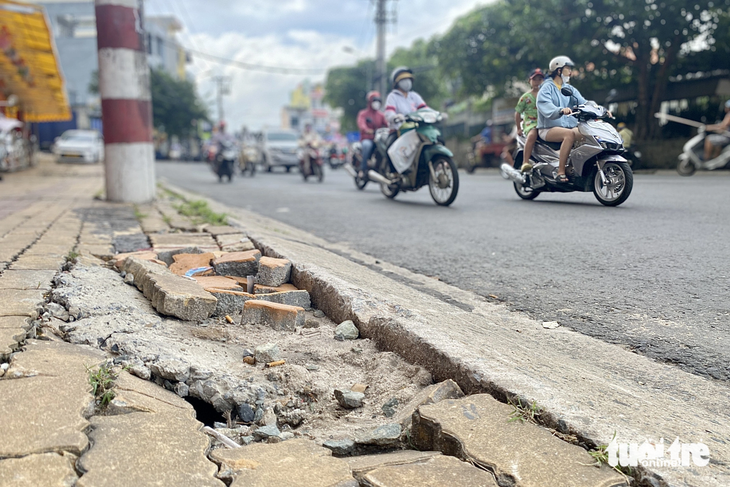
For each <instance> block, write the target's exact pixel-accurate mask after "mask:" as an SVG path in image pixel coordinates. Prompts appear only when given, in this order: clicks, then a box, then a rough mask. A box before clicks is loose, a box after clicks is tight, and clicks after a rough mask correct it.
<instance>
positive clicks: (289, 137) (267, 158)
mask: <svg viewBox="0 0 730 487" xmlns="http://www.w3.org/2000/svg"><path fill="white" fill-rule="evenodd" d="M298 148H299V136H298V135H297V133H296V132H295V131H293V130H266V131H264V133H263V137H262V138H261V159H262V161H261V162H262V163H263V165H264V169H266V171H267V172H271V170H272V169H273V168H274V167H285V168H286V172H289V171H290V170H291V168H292V167H297V166H298V165H299V159H298V158H297V149H298Z"/></svg>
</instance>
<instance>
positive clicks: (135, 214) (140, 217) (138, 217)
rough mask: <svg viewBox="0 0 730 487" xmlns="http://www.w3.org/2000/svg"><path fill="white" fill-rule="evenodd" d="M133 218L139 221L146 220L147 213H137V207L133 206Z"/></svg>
mask: <svg viewBox="0 0 730 487" xmlns="http://www.w3.org/2000/svg"><path fill="white" fill-rule="evenodd" d="M134 217H135V218H136V219H137V220H141V219H143V218H147V213H142V212H141V211H139V207H138V206H137V205H134Z"/></svg>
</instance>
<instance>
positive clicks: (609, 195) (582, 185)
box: [501, 86, 634, 206]
mask: <svg viewBox="0 0 730 487" xmlns="http://www.w3.org/2000/svg"><path fill="white" fill-rule="evenodd" d="M561 93H563V95H565V96H572V91H571V89H570V87H568V86H564V87H563V88H562V90H561ZM572 110H573V113H572V114H571V115H572V116H574V117H576V118H577V119H578V130H579V131H580V133H581V134H582V135H583V138H582V139H581V140H580V141H578V142H577V143H576V145H575V146H574V147H573V149H572V150H571V151H570V156H569V157H568V163H567V165H566V168H565V172H566V175H567V176H568V178H569V179H570V181H569V182H567V183H559V182H557V175H558V165H559V163H558V161H559V152H560V145H561V143H560V142H546V141H544V140H542V139H540V138H538V140H537V143H536V144H535V148H534V150H533V152H532V158H531V159H530V163H531V164H533V167H532V168H531V169H530V170H529V171H527V172H524V173H523V172H521V171H520V169H519V168H520V167H521V166H522V159H523V151H524V147H525V137H524V136H518V137H517V140H518V145H517V151H516V152H515V155H514V161H515V162H514V167H513V166H510V165H509V164H507V163H503V164H502V166H501V169H502V175H503V176H504V177H505V178H506V179H510V180H512V181H513V183H514V187H515V191H516V192H517V195H518V196H519V197H520V198H522V199H524V200H532V199H535V198H537V196H538V195H539V194H540V193H542V192H545V191H549V192H555V193H570V192H573V191H582V192H591V191H592V192H593V194H594V196H595V197H596V199H597V200H598V201H599V202H600V203H601V204H603V205H605V206H618V205H620V204H621V203H623V202H624V201H626V199H627V198H628V197H629V195H630V194H631V190H632V189H633V186H634V174H633V172H632V171H631V167H629V164H628V161H627V160H626V158H624V157H623V153H624V147H623V142H622V140H621V137H620V136H619V135H618V132H616V129H615V128H614V127H613V126H612V125H611V124H609V123H606V122H604V121H603V120H602V119H603V118H607V116H608V110H606V108H604V107H602V106H600V105H597V104H596V103H595V102H592V101H589V102H587V103H585V104H583V105H578V106H575V107H573V108H572Z"/></svg>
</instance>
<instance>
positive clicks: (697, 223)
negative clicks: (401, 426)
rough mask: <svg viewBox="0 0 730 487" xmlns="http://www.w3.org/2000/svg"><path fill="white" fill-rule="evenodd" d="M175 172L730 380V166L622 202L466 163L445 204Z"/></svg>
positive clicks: (637, 187) (649, 183) (335, 187)
mask: <svg viewBox="0 0 730 487" xmlns="http://www.w3.org/2000/svg"><path fill="white" fill-rule="evenodd" d="M157 173H158V176H159V177H163V178H165V179H167V180H168V181H170V182H171V183H173V184H175V185H178V186H180V187H183V188H186V189H189V190H192V191H196V192H199V193H201V194H204V195H206V196H208V197H211V198H213V199H216V200H218V201H220V202H222V203H225V204H227V205H230V206H235V207H241V208H246V209H250V210H253V211H256V212H258V213H260V214H263V215H266V216H269V217H272V218H275V219H277V220H280V221H283V222H285V223H288V224H290V225H293V226H296V227H299V228H302V229H305V230H307V231H309V232H311V233H313V234H315V235H317V236H319V237H321V238H324V239H326V240H329V241H332V242H348V243H349V245H350V246H351V247H352V248H354V249H356V250H358V251H361V252H364V253H367V254H369V255H372V256H373V257H375V258H378V259H382V260H384V261H388V262H390V263H393V264H396V265H399V266H402V267H405V268H407V269H410V270H411V271H415V272H419V273H422V274H425V275H428V276H434V277H438V278H439V279H441V280H442V281H445V282H447V283H449V284H452V285H454V286H458V287H460V288H462V289H467V290H472V291H474V292H475V293H478V294H480V295H482V296H484V297H485V298H487V299H490V300H499V301H503V302H505V303H507V304H508V305H509V306H510V307H511V308H512V309H514V310H520V311H525V312H527V313H529V314H530V315H531V316H532V317H534V318H536V319H538V320H543V321H558V322H559V323H560V324H561V325H562V326H567V327H570V328H572V329H574V330H576V331H578V332H580V333H584V334H587V335H591V336H593V337H596V338H599V339H601V340H604V341H607V342H611V343H616V344H620V345H621V346H624V347H626V348H628V349H630V350H634V351H636V352H637V353H641V354H645V355H647V356H649V357H652V358H654V359H657V360H660V361H663V362H669V363H674V364H677V365H678V366H680V367H681V368H683V369H684V370H686V371H689V372H692V373H695V374H699V375H702V376H706V377H710V378H713V379H716V380H721V381H726V382H727V381H729V380H730V244H729V243H728V242H729V241H730V211H728V210H730V207H728V201H730V197H729V196H728V192H729V190H730V174H728V173H712V174H708V173H703V174H698V175H696V176H694V177H692V178H681V177H679V176H677V175H674V174H661V175H636V177H635V184H634V191H633V194H632V195H631V197H630V198H629V199H628V201H627V202H626V203H624V204H623V205H622V206H620V207H618V208H607V207H603V206H601V205H600V204H599V203H598V202H597V201H596V200H595V198H594V196H593V195H592V194H586V193H572V194H562V195H551V194H542V195H540V196H539V197H538V198H537V199H536V200H534V201H522V200H520V199H519V198H518V197H517V196H516V195H515V193H514V190H513V189H512V185H511V183H509V182H507V181H505V180H504V179H502V178H501V177H500V176H499V175H498V173H497V172H495V171H490V170H485V171H482V172H479V171H477V173H476V174H474V175H469V174H466V173H460V178H461V188H460V191H459V196H458V197H457V199H456V201H455V203H454V204H453V205H452V206H451V207H449V208H442V207H437V206H436V205H435V204H434V203H433V202H432V200H431V197H430V195H429V193H428V188H423V189H421V190H420V191H418V192H416V193H405V194H404V193H401V194H399V195H398V196H397V197H396V199H395V200H388V199H386V198H385V197H384V196H383V195H382V194H381V193H380V191H379V188H378V187H376V186H375V185H373V184H370V185H369V186H368V187H367V188H366V189H365V190H364V191H357V190H356V188H355V186H354V184H353V183H352V180H351V178H350V177H349V176H348V175H347V173H346V172H345V171H344V170H342V169H340V170H337V171H331V170H330V171H327V173H326V177H325V181H324V183H322V184H318V183H315V182H310V183H306V184H305V183H304V182H303V181H302V178H301V176H300V175H299V174H298V173H296V172H292V173H290V174H285V173H283V172H278V171H277V172H275V173H261V172H259V173H257V174H256V176H255V177H254V178H253V179H251V178H249V177H245V178H244V177H240V176H238V177H236V178H235V179H234V180H233V182H232V183H231V184H228V183H223V184H220V183H218V182H217V179H216V177H215V176H214V175H213V174H212V172H211V171H210V169H209V168H208V166H207V165H206V164H201V163H168V162H160V163H157Z"/></svg>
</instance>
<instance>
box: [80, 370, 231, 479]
mask: <svg viewBox="0 0 730 487" xmlns="http://www.w3.org/2000/svg"><path fill="white" fill-rule="evenodd" d="M116 384H117V385H116V389H117V390H118V395H117V397H115V398H114V400H113V401H112V404H111V405H110V409H109V411H108V414H107V415H104V416H94V417H92V418H91V420H90V422H91V426H92V429H91V432H90V433H89V438H90V439H91V441H92V447H91V448H90V449H89V450H88V451H87V452H86V453H84V455H83V456H82V457H81V458H80V459H79V461H78V464H79V466H80V467H81V469H83V470H84V471H85V472H86V473H85V474H84V475H83V476H82V477H81V478H80V479H79V481H78V484H77V485H78V486H79V487H127V486H131V485H133V486H135V487H147V486H150V487H152V486H163V485H164V486H167V485H170V486H172V485H174V486H190V487H223V486H224V485H225V484H224V483H223V482H221V481H220V480H218V479H217V478H215V475H216V473H217V471H218V468H217V467H216V465H215V464H214V463H213V462H211V461H210V460H208V458H207V456H206V453H207V450H208V448H209V447H210V440H209V439H208V437H207V436H206V435H205V434H204V433H203V432H202V431H201V428H202V426H203V425H202V424H201V423H200V422H199V421H197V420H196V419H195V412H194V410H193V408H192V406H190V405H189V404H188V403H186V402H185V401H184V400H182V399H180V398H179V397H177V396H176V395H175V394H173V393H171V392H169V391H167V390H165V389H163V388H161V387H158V386H156V385H155V384H153V383H151V382H148V381H144V380H142V379H138V378H136V377H133V376H131V375H129V374H127V373H126V372H121V373H120V376H119V379H118V380H117V383H116Z"/></svg>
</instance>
